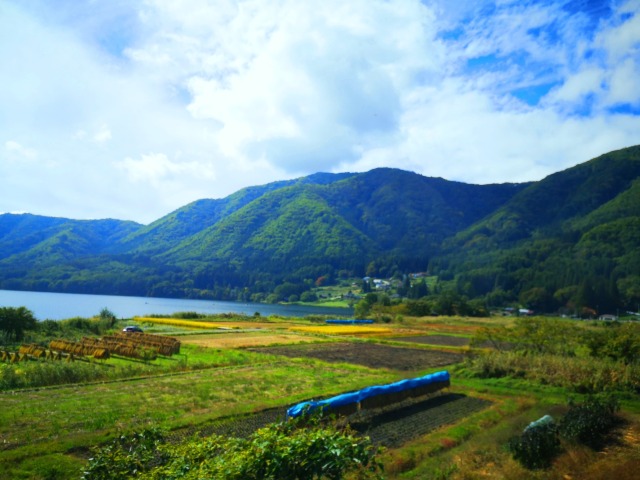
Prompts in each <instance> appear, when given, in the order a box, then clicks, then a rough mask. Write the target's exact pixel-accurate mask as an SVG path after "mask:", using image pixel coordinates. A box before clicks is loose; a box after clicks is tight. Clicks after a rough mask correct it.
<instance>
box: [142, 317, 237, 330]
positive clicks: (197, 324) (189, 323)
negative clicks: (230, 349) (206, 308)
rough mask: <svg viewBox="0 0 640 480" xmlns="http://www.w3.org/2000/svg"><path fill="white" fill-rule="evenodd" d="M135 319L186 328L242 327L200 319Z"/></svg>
mask: <svg viewBox="0 0 640 480" xmlns="http://www.w3.org/2000/svg"><path fill="white" fill-rule="evenodd" d="M134 320H135V321H136V322H144V323H155V324H158V325H171V326H173V327H186V328H207V329H217V328H223V329H224V328H240V327H230V326H229V325H225V324H223V323H213V322H201V321H198V320H184V319H182V318H155V317H135V318H134Z"/></svg>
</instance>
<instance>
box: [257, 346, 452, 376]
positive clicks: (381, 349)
mask: <svg viewBox="0 0 640 480" xmlns="http://www.w3.org/2000/svg"><path fill="white" fill-rule="evenodd" d="M249 350H251V351H254V352H262V353H268V354H271V355H284V356H287V357H310V358H317V359H319V360H322V361H325V362H341V363H342V362H346V363H354V364H357V365H364V366H366V367H370V368H388V369H390V370H400V371H418V370H425V369H428V368H436V367H442V366H445V365H451V364H453V363H457V362H460V361H462V359H463V356H462V355H461V354H459V353H451V352H441V351H437V350H423V349H420V350H419V349H415V348H404V347H391V346H386V345H377V344H372V343H327V344H321V345H318V344H313V345H293V346H283V347H267V348H255V349H254V348H250V349H249Z"/></svg>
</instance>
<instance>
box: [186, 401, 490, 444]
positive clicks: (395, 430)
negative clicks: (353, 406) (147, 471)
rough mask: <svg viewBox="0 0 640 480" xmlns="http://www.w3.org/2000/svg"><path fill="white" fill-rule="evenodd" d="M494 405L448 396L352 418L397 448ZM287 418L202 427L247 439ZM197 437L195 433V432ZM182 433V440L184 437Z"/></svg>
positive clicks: (276, 411) (279, 413) (277, 415)
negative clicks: (271, 424)
mask: <svg viewBox="0 0 640 480" xmlns="http://www.w3.org/2000/svg"><path fill="white" fill-rule="evenodd" d="M489 405H491V402H489V401H487V400H483V399H480V398H475V397H468V396H466V395H462V394H459V393H446V394H442V395H436V396H434V397H431V398H422V399H417V400H414V401H412V402H409V403H407V402H404V403H402V404H399V406H389V407H386V408H385V409H384V410H377V411H371V412H363V413H359V414H355V415H353V416H352V417H350V424H351V427H352V428H353V429H354V430H355V431H356V432H358V433H360V434H361V435H367V436H369V437H370V438H371V441H372V442H373V443H374V444H376V445H380V446H384V447H388V448H397V447H399V446H401V445H403V444H404V443H406V442H409V441H411V440H413V439H416V438H418V437H420V436H422V435H426V434H428V433H429V432H431V431H433V430H435V429H437V428H440V427H442V426H445V425H451V424H453V423H455V422H457V421H459V420H462V419H463V418H465V417H467V416H469V415H471V414H472V413H475V412H477V411H480V410H483V409H485V408H487V407H488V406H489ZM285 418H286V408H273V409H268V410H263V411H261V412H257V413H254V414H251V415H248V416H245V417H236V418H229V419H224V420H221V421H218V422H215V423H213V424H210V425H208V426H203V427H200V428H199V429H198V430H199V433H200V434H201V435H210V434H212V433H215V434H218V435H225V436H232V437H240V438H246V437H248V436H249V435H250V434H251V433H253V432H254V431H256V430H257V429H258V428H261V427H264V426H266V425H268V424H270V423H273V422H279V421H283V420H284V419H285ZM191 433H193V432H191ZM184 435H185V432H182V434H181V435H180V436H184Z"/></svg>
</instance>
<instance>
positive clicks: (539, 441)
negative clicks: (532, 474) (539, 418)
mask: <svg viewBox="0 0 640 480" xmlns="http://www.w3.org/2000/svg"><path fill="white" fill-rule="evenodd" d="M507 450H509V452H510V453H511V454H512V455H513V458H514V459H515V460H517V461H518V462H520V464H522V466H524V467H525V468H528V469H530V470H534V469H542V468H547V467H549V466H550V465H551V462H552V461H553V459H554V458H555V457H556V456H557V455H558V453H559V452H560V440H559V438H558V428H557V426H556V425H555V424H554V423H547V424H544V425H538V426H535V427H531V428H528V429H527V430H525V431H524V432H523V433H522V435H520V436H518V437H514V438H512V439H511V440H510V441H509V443H508V444H507Z"/></svg>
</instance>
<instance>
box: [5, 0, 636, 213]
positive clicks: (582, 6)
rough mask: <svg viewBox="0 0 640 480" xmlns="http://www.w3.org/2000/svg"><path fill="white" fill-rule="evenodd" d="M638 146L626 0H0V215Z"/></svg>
mask: <svg viewBox="0 0 640 480" xmlns="http://www.w3.org/2000/svg"><path fill="white" fill-rule="evenodd" d="M637 144H640V0H563V1H551V0H524V1H523V0H491V1H490V0H475V1H474V0H465V1H451V0H423V1H420V0H349V1H347V2H345V1H344V0H305V1H300V0H0V213H25V212H28V213H33V214H38V215H46V216H55V217H66V218H74V219H99V218H117V219H122V220H133V221H136V222H139V223H144V224H147V223H150V222H152V221H154V220H156V219H158V218H160V217H162V216H164V215H166V214H168V213H170V212H171V211H173V210H175V209H177V208H180V207H182V206H184V205H186V204H187V203H189V202H192V201H194V200H198V199H202V198H224V197H226V196H227V195H230V194H231V193H233V192H235V191H237V190H239V189H241V188H244V187H247V186H252V185H262V184H265V183H268V182H272V181H276V180H284V179H291V178H297V177H301V176H305V175H309V174H312V173H315V172H363V171H368V170H370V169H373V168H377V167H394V168H401V169H404V170H409V171H412V172H416V173H419V174H422V175H426V176H430V177H442V178H445V179H447V180H455V181H461V182H466V183H474V184H486V183H503V182H524V181H535V180H540V179H542V178H544V177H545V176H547V175H549V174H552V173H554V172H557V171H560V170H564V169H566V168H569V167H571V166H574V165H576V164H579V163H582V162H585V161H587V160H589V159H591V158H594V157H597V156H599V155H601V154H604V153H607V152H609V151H612V150H616V149H619V148H624V147H628V146H632V145H637Z"/></svg>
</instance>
